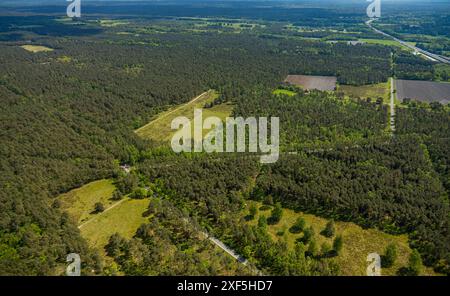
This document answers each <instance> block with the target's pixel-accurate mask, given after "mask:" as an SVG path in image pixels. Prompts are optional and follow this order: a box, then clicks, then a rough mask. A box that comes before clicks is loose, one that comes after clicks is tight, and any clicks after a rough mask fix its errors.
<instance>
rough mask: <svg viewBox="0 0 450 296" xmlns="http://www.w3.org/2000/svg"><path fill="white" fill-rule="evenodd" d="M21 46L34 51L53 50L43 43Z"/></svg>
mask: <svg viewBox="0 0 450 296" xmlns="http://www.w3.org/2000/svg"><path fill="white" fill-rule="evenodd" d="M21 47H22V48H23V49H25V50H26V51H29V52H32V53H38V52H48V51H53V49H52V48H49V47H46V46H41V45H22V46H21Z"/></svg>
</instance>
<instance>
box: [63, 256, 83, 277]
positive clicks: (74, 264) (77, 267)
mask: <svg viewBox="0 0 450 296" xmlns="http://www.w3.org/2000/svg"><path fill="white" fill-rule="evenodd" d="M66 261H67V262H71V263H70V264H69V265H67V268H66V275H67V276H80V275H81V258H80V255H78V254H77V253H70V254H69V255H67V258H66Z"/></svg>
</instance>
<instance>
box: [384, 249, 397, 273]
mask: <svg viewBox="0 0 450 296" xmlns="http://www.w3.org/2000/svg"><path fill="white" fill-rule="evenodd" d="M396 259H397V248H396V247H395V245H394V244H389V245H388V246H387V247H386V250H385V251H384V255H383V256H382V257H381V266H382V267H385V268H386V267H391V266H392V265H394V263H395V260H396Z"/></svg>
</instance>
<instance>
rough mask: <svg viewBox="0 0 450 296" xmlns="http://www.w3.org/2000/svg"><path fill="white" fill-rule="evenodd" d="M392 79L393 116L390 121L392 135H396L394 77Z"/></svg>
mask: <svg viewBox="0 0 450 296" xmlns="http://www.w3.org/2000/svg"><path fill="white" fill-rule="evenodd" d="M390 79H391V100H390V101H391V118H390V123H391V133H392V135H394V133H395V98H394V78H392V77H391V78H390Z"/></svg>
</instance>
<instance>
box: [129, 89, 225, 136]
mask: <svg viewBox="0 0 450 296" xmlns="http://www.w3.org/2000/svg"><path fill="white" fill-rule="evenodd" d="M217 97H218V94H217V93H216V92H215V91H212V90H210V91H207V92H204V93H203V94H201V95H199V96H198V97H196V98H194V99H193V100H191V101H190V102H188V103H186V104H183V105H179V106H175V107H173V108H170V109H169V110H167V111H165V112H162V113H160V114H158V115H157V116H156V118H155V119H154V120H152V121H151V122H150V123H148V124H147V125H145V126H143V127H141V128H139V129H137V130H136V131H135V132H136V134H137V135H138V136H140V137H142V138H146V139H151V140H153V141H156V142H162V143H167V142H170V140H171V138H172V136H173V134H174V133H175V132H176V131H175V130H172V129H171V123H172V120H173V119H175V118H176V117H178V116H185V117H187V118H189V119H190V120H191V121H192V120H193V119H194V109H202V110H203V118H206V117H209V116H217V117H219V118H220V119H222V120H223V121H225V118H226V117H229V116H230V115H231V113H232V112H233V105H231V104H229V103H223V104H220V105H215V106H213V107H211V108H205V105H207V104H209V103H211V102H213V101H214V100H215V99H217ZM191 125H192V127H193V124H191ZM206 132H207V131H204V134H206Z"/></svg>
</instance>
